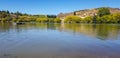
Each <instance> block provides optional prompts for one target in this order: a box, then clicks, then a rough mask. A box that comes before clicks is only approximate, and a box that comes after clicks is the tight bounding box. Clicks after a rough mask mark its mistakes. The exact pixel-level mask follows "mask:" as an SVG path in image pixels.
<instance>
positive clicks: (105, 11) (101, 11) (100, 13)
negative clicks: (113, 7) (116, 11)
mask: <svg viewBox="0 0 120 58" xmlns="http://www.w3.org/2000/svg"><path fill="white" fill-rule="evenodd" d="M98 10H99V11H98V16H100V17H102V16H104V15H109V14H110V10H109V8H106V7H102V8H99V9H98Z"/></svg>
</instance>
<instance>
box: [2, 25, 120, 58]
mask: <svg viewBox="0 0 120 58" xmlns="http://www.w3.org/2000/svg"><path fill="white" fill-rule="evenodd" d="M0 58H120V25H118V24H101V25H100V24H97V25H93V24H39V23H36V24H33V23H32V24H31V23H26V24H24V25H13V24H12V23H0Z"/></svg>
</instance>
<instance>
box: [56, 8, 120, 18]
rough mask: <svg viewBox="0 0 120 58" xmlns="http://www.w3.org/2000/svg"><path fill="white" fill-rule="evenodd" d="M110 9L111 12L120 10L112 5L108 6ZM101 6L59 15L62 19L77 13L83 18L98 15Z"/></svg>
mask: <svg viewBox="0 0 120 58" xmlns="http://www.w3.org/2000/svg"><path fill="white" fill-rule="evenodd" d="M106 8H108V9H109V10H110V13H111V14H114V13H118V12H120V9H119V8H111V7H106ZM98 9H99V8H93V9H84V10H79V11H74V12H70V13H60V14H58V15H57V17H58V18H60V19H65V17H67V16H70V15H75V16H79V17H81V18H84V17H87V16H94V15H97V13H98V11H99V10H98Z"/></svg>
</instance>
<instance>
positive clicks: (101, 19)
mask: <svg viewBox="0 0 120 58" xmlns="http://www.w3.org/2000/svg"><path fill="white" fill-rule="evenodd" d="M64 22H65V23H120V13H115V14H110V10H109V9H108V8H105V7H103V8H99V11H98V13H97V15H94V16H87V17H85V18H80V17H78V16H68V17H66V18H65V20H64Z"/></svg>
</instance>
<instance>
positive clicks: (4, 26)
mask: <svg viewBox="0 0 120 58" xmlns="http://www.w3.org/2000/svg"><path fill="white" fill-rule="evenodd" d="M27 30H57V31H63V32H66V31H67V32H73V33H81V34H85V35H88V36H93V37H96V38H98V39H102V40H107V39H117V38H118V35H120V34H119V33H120V25H117V24H116V25H110V24H97V25H93V24H40V23H26V24H24V25H12V23H0V32H9V31H15V32H16V31H17V32H20V31H27Z"/></svg>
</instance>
